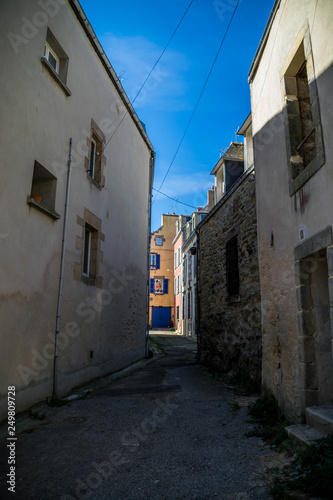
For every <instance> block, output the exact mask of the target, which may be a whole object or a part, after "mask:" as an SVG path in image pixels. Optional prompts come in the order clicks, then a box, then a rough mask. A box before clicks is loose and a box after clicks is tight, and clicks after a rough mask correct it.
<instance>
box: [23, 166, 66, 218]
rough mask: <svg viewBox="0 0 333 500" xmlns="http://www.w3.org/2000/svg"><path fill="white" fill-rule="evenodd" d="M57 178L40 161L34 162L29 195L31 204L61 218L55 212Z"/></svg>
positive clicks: (51, 215) (54, 216)
mask: <svg viewBox="0 0 333 500" xmlns="http://www.w3.org/2000/svg"><path fill="white" fill-rule="evenodd" d="M56 190H57V178H56V177H55V176H54V175H53V174H51V172H49V171H48V170H47V169H46V168H45V167H43V165H41V164H40V163H39V162H38V161H35V163H34V172H33V177H32V184H31V193H30V196H29V197H28V203H29V205H30V206H34V207H35V208H37V209H39V210H40V211H42V212H44V213H46V214H47V215H49V216H50V217H52V218H53V219H59V217H60V215H58V214H57V213H56V212H55V200H56Z"/></svg>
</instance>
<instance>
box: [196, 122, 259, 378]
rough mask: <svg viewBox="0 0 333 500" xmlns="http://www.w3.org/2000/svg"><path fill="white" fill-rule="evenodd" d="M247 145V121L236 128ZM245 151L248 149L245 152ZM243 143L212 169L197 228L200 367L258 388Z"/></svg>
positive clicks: (249, 173) (255, 294)
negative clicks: (210, 201)
mask: <svg viewBox="0 0 333 500" xmlns="http://www.w3.org/2000/svg"><path fill="white" fill-rule="evenodd" d="M242 129H243V132H242V133H244V134H246V135H247V139H248V145H249V144H251V141H250V139H251V134H250V133H248V132H249V130H250V124H249V122H248V123H247V124H246V123H245V124H244V126H243V127H242ZM249 151H250V148H249ZM246 161H247V163H246V165H245V171H244V150H243V144H239V143H231V145H230V147H229V148H228V149H227V151H226V152H225V153H224V154H223V156H222V157H221V158H220V160H219V161H218V163H217V165H216V166H215V167H214V169H213V171H212V173H213V174H214V175H215V179H216V193H217V203H216V205H215V206H214V208H213V209H212V210H211V211H210V212H209V213H208V214H207V215H206V217H205V218H204V220H203V221H202V222H201V223H200V224H199V225H198V227H197V231H198V243H197V244H198V247H199V285H198V305H199V318H200V322H199V328H198V354H199V360H200V362H201V363H202V364H204V365H206V366H209V367H210V368H213V369H214V370H218V371H221V372H224V373H229V374H232V375H235V376H239V377H242V378H243V379H247V380H250V381H251V383H252V384H253V386H260V378H261V322H260V285H259V267H258V254H257V224H256V201H255V200H256V196H255V171H254V165H253V163H252V157H251V154H247V160H246Z"/></svg>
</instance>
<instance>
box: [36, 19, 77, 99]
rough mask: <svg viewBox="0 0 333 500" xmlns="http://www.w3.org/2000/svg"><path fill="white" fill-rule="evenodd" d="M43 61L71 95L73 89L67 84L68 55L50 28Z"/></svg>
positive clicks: (64, 89)
mask: <svg viewBox="0 0 333 500" xmlns="http://www.w3.org/2000/svg"><path fill="white" fill-rule="evenodd" d="M41 62H42V64H43V65H44V67H45V68H46V69H47V70H48V71H49V73H50V74H51V76H52V77H53V78H54V80H55V81H56V82H57V83H58V84H59V85H60V87H61V88H62V90H63V91H64V92H65V94H66V95H67V96H70V95H71V91H70V90H69V89H68V87H67V86H66V81H67V72H68V56H67V54H66V53H65V51H64V50H63V48H62V47H61V45H60V44H59V42H58V40H57V39H56V38H55V36H54V35H53V34H52V32H51V31H50V30H49V29H47V33H46V41H45V46H44V54H43V57H42V58H41Z"/></svg>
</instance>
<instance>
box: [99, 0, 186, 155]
mask: <svg viewBox="0 0 333 500" xmlns="http://www.w3.org/2000/svg"><path fill="white" fill-rule="evenodd" d="M193 2H194V0H191V1H190V3H189V5H188V7H187V9H186V10H185V12H184V14H183V15H182V17H181V19H180V21H179V23H178V24H177V26H176V28H175V29H174V31H173V33H172V35H171V37H170V38H169V40H168V42H167V44H166V46H165V47H164V49H163V50H162V52H161V54H160V55H159V57H158V58H157V60H156V62H155V64H154V65H153V67H152V68H151V70H150V71H149V73H148V75H147V76H146V78H145V80H144V82H143V84H142V85H141V87H140V88H139V90H138V92H137V93H136V95H135V97H134V99H133V100H132V102H131V104H132V105H133V104H134V102H135V100H136V99H137V97H138V96H139V94H140V92H141V91H142V89H143V87H144V86H145V85H146V83H147V81H148V80H149V77H150V76H151V74H152V72H153V71H154V69H155V68H156V66H157V65H158V63H159V62H160V60H161V58H162V56H163V54H164V53H165V51H166V50H167V48H168V47H169V45H170V43H171V40H172V39H173V37H174V36H175V34H176V33H177V31H178V28H179V26H180V25H181V23H182V22H183V19H184V17H185V16H186V14H187V12H188V11H189V9H190V7H191V5H192V3H193ZM127 115H128V110H126V111H125V114H124V116H123V117H122V119H121V120H120V122H119V123H118V125H117V127H116V129H115V130H114V132H113V134H112V135H111V137H110V139H109V140H108V141H107V143H106V144H105V146H104V148H103V150H102V151H101V154H102V153H103V152H104V151H105V149H106V148H107V146H108V145H109V143H110V141H111V139H112V138H113V137H114V135H115V133H116V132H117V130H118V128H119V127H120V125H121V124H122V123H123V121H124V119H125V118H126V116H127Z"/></svg>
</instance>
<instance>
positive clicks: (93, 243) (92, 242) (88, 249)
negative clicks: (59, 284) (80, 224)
mask: <svg viewBox="0 0 333 500" xmlns="http://www.w3.org/2000/svg"><path fill="white" fill-rule="evenodd" d="M97 241H98V231H96V229H94V228H92V227H91V226H89V225H88V224H86V225H85V230H84V248H83V268H82V274H83V275H84V276H88V277H89V278H96V274H97V273H96V265H97V250H98V245H97Z"/></svg>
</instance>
